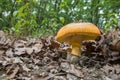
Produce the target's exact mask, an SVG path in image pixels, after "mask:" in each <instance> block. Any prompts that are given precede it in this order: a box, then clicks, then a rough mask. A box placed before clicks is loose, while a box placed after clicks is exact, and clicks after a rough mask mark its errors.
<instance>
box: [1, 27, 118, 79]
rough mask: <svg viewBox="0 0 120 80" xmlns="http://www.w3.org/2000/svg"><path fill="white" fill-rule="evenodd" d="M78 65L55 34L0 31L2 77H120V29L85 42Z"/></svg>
mask: <svg viewBox="0 0 120 80" xmlns="http://www.w3.org/2000/svg"><path fill="white" fill-rule="evenodd" d="M82 45H83V46H82V55H81V57H80V60H79V63H78V64H70V63H69V61H67V60H66V57H67V54H70V50H71V47H70V45H68V44H65V43H64V44H60V43H58V42H57V41H55V39H54V36H49V37H41V38H13V39H10V38H9V36H7V35H5V33H4V32H3V31H0V80H120V30H119V28H115V29H112V30H111V31H108V32H106V33H103V32H102V35H101V36H100V37H99V38H98V39H96V40H89V41H84V42H83V43H82Z"/></svg>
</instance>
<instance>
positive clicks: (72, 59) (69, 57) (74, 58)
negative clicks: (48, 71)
mask: <svg viewBox="0 0 120 80" xmlns="http://www.w3.org/2000/svg"><path fill="white" fill-rule="evenodd" d="M79 59H80V57H79V56H76V55H73V54H69V53H68V54H67V60H68V61H69V62H70V63H72V64H78V63H79Z"/></svg>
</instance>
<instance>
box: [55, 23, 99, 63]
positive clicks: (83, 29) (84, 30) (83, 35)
mask: <svg viewBox="0 0 120 80" xmlns="http://www.w3.org/2000/svg"><path fill="white" fill-rule="evenodd" d="M100 34H101V33H100V30H99V29H98V28H97V27H96V26H95V25H94V24H92V23H89V22H79V23H70V24H67V25H65V26H63V27H62V28H61V29H60V30H59V31H58V33H57V35H56V40H57V41H58V42H61V43H63V42H66V43H69V44H70V45H72V51H71V54H70V57H69V58H68V59H70V62H72V63H76V62H78V60H79V57H80V56H81V45H82V44H81V43H82V41H84V40H94V39H96V38H97V36H99V35H100Z"/></svg>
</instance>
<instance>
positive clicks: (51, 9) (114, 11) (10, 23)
mask: <svg viewBox="0 0 120 80" xmlns="http://www.w3.org/2000/svg"><path fill="white" fill-rule="evenodd" d="M119 18H120V0H0V30H3V31H5V32H8V33H9V34H12V35H14V36H34V37H38V36H49V35H55V34H56V32H57V31H58V30H59V29H60V28H61V27H62V26H63V25H65V24H68V23H71V22H77V21H79V20H82V21H84V22H92V23H94V24H96V25H97V26H98V27H99V28H102V29H103V30H105V31H107V30H110V29H112V28H114V27H115V26H117V24H118V21H119V20H120V19H119Z"/></svg>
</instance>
